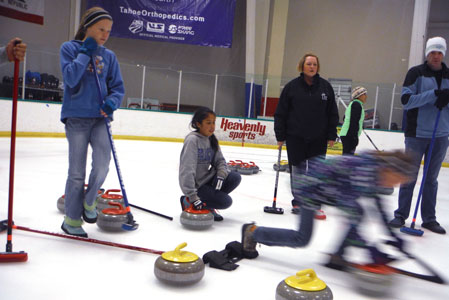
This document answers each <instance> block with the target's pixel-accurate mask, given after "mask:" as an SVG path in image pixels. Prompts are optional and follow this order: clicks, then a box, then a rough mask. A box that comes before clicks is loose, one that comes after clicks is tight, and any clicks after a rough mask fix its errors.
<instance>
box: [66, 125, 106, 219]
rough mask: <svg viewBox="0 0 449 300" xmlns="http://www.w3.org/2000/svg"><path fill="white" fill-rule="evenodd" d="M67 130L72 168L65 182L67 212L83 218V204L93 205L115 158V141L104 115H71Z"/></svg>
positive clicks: (70, 165)
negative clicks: (89, 164) (88, 165)
mask: <svg viewBox="0 0 449 300" xmlns="http://www.w3.org/2000/svg"><path fill="white" fill-rule="evenodd" d="M65 133H66V136H67V141H68V142H69V172H68V178H67V182H66V186H65V213H66V216H67V217H69V218H70V219H72V220H81V215H82V213H83V204H84V202H86V204H87V205H88V206H92V205H93V204H94V201H95V199H96V197H97V192H98V190H99V189H100V188H101V186H102V184H103V183H104V181H105V179H106V176H107V174H108V171H109V162H110V160H111V144H110V142H109V137H108V133H107V129H106V125H105V120H104V119H103V118H68V119H67V122H66V124H65ZM89 144H90V146H91V147H92V170H91V173H90V175H89V182H88V187H87V190H86V191H84V181H85V178H86V161H87V149H88V147H89Z"/></svg>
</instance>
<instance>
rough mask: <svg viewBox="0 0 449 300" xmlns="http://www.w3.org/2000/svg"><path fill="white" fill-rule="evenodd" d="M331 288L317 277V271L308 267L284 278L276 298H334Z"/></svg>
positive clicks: (330, 299)
mask: <svg viewBox="0 0 449 300" xmlns="http://www.w3.org/2000/svg"><path fill="white" fill-rule="evenodd" d="M332 299H334V296H333V295H332V291H331V289H330V288H329V287H328V286H326V284H325V283H324V282H323V281H322V280H320V279H319V278H318V277H316V274H315V271H314V270H312V269H306V270H302V271H299V272H298V273H296V275H294V276H290V277H288V278H286V279H285V280H282V281H281V282H280V283H279V284H278V286H277V288H276V300H332Z"/></svg>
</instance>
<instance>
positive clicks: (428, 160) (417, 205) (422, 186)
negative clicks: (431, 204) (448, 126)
mask: <svg viewBox="0 0 449 300" xmlns="http://www.w3.org/2000/svg"><path fill="white" fill-rule="evenodd" d="M440 114H441V110H438V114H437V118H436V120H435V126H434V128H433V133H432V140H431V141H430V146H429V150H428V151H427V154H426V160H425V162H424V171H423V175H422V181H421V186H420V187H419V193H418V200H416V207H415V212H414V213H413V219H412V224H410V228H412V229H413V228H415V222H416V215H417V214H418V207H419V203H420V201H421V195H422V191H423V189H424V184H425V183H426V177H427V170H428V169H429V164H430V157H431V155H432V150H433V144H435V134H436V132H437V128H438V122H439V121H440Z"/></svg>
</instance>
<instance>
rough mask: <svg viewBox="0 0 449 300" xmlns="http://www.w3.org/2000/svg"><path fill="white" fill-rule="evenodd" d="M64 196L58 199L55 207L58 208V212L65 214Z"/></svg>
mask: <svg viewBox="0 0 449 300" xmlns="http://www.w3.org/2000/svg"><path fill="white" fill-rule="evenodd" d="M64 198H65V195H62V196H61V197H59V199H58V202H56V206H57V207H58V210H59V211H60V212H62V213H65V199H64Z"/></svg>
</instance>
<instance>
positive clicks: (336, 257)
mask: <svg viewBox="0 0 449 300" xmlns="http://www.w3.org/2000/svg"><path fill="white" fill-rule="evenodd" d="M411 162H412V160H411V158H410V156H409V155H407V154H406V153H403V152H401V151H394V152H363V153H361V154H360V155H357V156H349V155H344V156H339V157H335V158H330V159H323V158H321V157H317V158H314V159H312V160H310V162H309V163H310V164H312V168H310V171H309V172H308V173H307V174H303V173H302V172H300V171H298V169H297V168H296V167H294V168H293V176H292V179H293V195H294V197H295V199H296V198H299V197H301V199H302V201H303V206H302V207H301V214H300V218H299V229H298V230H290V229H282V228H270V227H262V226H256V225H255V224H254V223H248V224H245V225H243V227H242V244H243V252H244V255H245V257H247V258H255V257H257V256H258V252H257V250H256V245H257V243H261V244H264V245H268V246H286V247H293V248H296V247H305V246H307V245H308V244H309V242H310V239H311V237H312V233H313V226H314V212H315V211H316V210H317V209H320V208H321V205H323V204H324V205H330V206H335V207H336V208H338V209H340V210H341V211H343V212H344V215H345V216H346V218H347V220H348V223H349V229H348V231H347V233H346V235H345V236H344V238H343V239H342V241H341V243H340V245H339V247H338V249H337V250H336V251H335V252H334V254H332V255H331V259H330V261H329V262H328V263H327V265H326V266H328V267H331V268H334V269H341V268H344V266H345V265H346V262H345V259H344V252H345V250H346V248H347V247H349V246H354V247H359V248H362V249H366V250H367V251H368V252H369V254H370V258H371V260H372V263H375V264H386V263H388V262H390V257H389V256H388V255H387V254H385V253H382V252H381V251H379V250H378V248H377V247H376V246H375V245H370V244H369V243H368V242H367V241H365V240H364V239H363V238H362V237H361V235H360V234H359V225H360V223H361V222H362V220H363V218H364V209H363V208H362V206H361V204H360V203H359V199H361V198H362V197H363V198H370V199H372V200H373V201H376V202H377V203H376V204H379V205H378V206H377V207H378V209H379V210H382V207H381V205H380V204H381V198H380V197H379V196H378V191H379V189H378V186H379V185H380V186H384V187H391V186H395V185H397V184H400V183H404V182H408V181H409V180H410V176H411V174H412V173H413V166H412V164H411ZM381 212H383V211H381ZM384 224H385V228H386V229H387V230H388V232H389V233H390V235H391V237H392V238H393V243H394V244H395V245H396V246H397V247H402V245H403V242H402V240H401V239H399V238H398V237H397V236H396V235H395V234H394V233H393V232H392V231H391V230H389V227H388V226H387V220H386V219H385V220H384Z"/></svg>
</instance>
